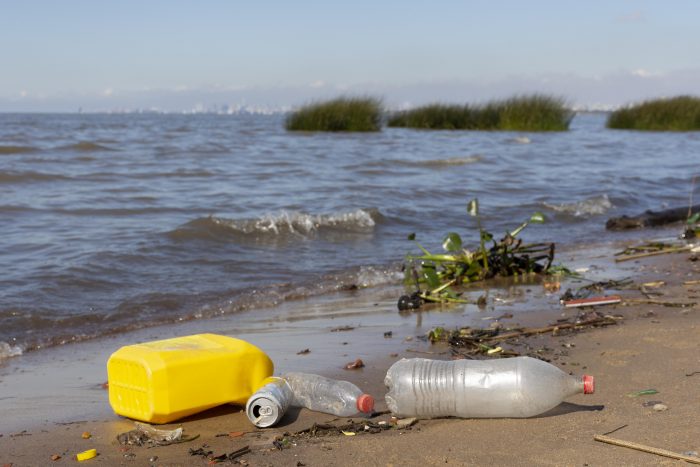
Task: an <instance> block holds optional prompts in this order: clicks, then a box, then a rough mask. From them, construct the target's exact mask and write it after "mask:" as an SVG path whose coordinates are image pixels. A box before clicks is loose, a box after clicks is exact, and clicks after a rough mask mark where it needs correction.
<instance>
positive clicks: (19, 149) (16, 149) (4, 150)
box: [0, 146, 39, 155]
mask: <svg viewBox="0 0 700 467" xmlns="http://www.w3.org/2000/svg"><path fill="white" fill-rule="evenodd" d="M38 150H39V149H38V148H35V147H34V146H0V155H11V154H26V153H29V152H36V151H38Z"/></svg>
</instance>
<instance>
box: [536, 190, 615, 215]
mask: <svg viewBox="0 0 700 467" xmlns="http://www.w3.org/2000/svg"><path fill="white" fill-rule="evenodd" d="M543 205H544V207H546V208H547V209H551V210H552V211H554V212H559V213H563V214H568V215H571V216H574V217H589V216H595V215H599V214H605V213H606V212H607V211H609V210H610V209H612V208H613V207H614V206H613V204H612V202H611V201H610V198H608V195H607V194H603V195H599V196H593V197H591V198H586V199H584V200H583V201H577V202H574V203H563V204H550V203H543Z"/></svg>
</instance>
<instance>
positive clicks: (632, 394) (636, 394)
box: [627, 389, 659, 397]
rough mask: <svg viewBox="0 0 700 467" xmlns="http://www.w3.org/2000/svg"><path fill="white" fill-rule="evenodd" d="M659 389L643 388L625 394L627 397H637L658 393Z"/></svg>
mask: <svg viewBox="0 0 700 467" xmlns="http://www.w3.org/2000/svg"><path fill="white" fill-rule="evenodd" d="M658 393H659V391H657V390H656V389H643V390H641V391H634V392H630V393H629V394H627V397H639V396H652V395H654V394H658Z"/></svg>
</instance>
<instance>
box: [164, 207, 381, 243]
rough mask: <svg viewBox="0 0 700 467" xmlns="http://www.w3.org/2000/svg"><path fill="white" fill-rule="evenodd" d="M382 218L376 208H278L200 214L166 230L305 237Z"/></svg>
mask: <svg viewBox="0 0 700 467" xmlns="http://www.w3.org/2000/svg"><path fill="white" fill-rule="evenodd" d="M382 219H383V216H382V214H381V213H380V212H379V210H378V209H376V208H372V209H357V210H355V211H351V212H345V213H338V214H307V213H303V212H296V211H281V212H279V213H276V214H266V215H264V216H261V217H259V218H256V219H226V218H223V217H216V216H209V217H200V218H197V219H194V220H192V221H189V222H187V223H186V224H184V225H182V226H180V227H178V228H177V229H175V230H173V231H171V232H169V233H168V235H169V236H170V237H171V238H174V239H176V240H189V239H212V238H215V239H216V238H218V239H222V240H225V239H227V238H228V239H232V240H235V239H236V238H240V237H273V238H274V237H284V236H292V237H294V236H296V237H309V236H312V235H315V234H317V233H320V232H324V231H328V232H341V233H349V234H353V233H355V234H367V233H372V232H373V231H374V227H375V226H376V224H377V223H378V222H381V220H382Z"/></svg>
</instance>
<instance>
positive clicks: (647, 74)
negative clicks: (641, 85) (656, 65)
mask: <svg viewBox="0 0 700 467" xmlns="http://www.w3.org/2000/svg"><path fill="white" fill-rule="evenodd" d="M632 75H634V76H639V77H640V78H651V77H654V76H660V74H659V73H654V72H653V71H649V70H645V69H644V68H638V69H636V70H632Z"/></svg>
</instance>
